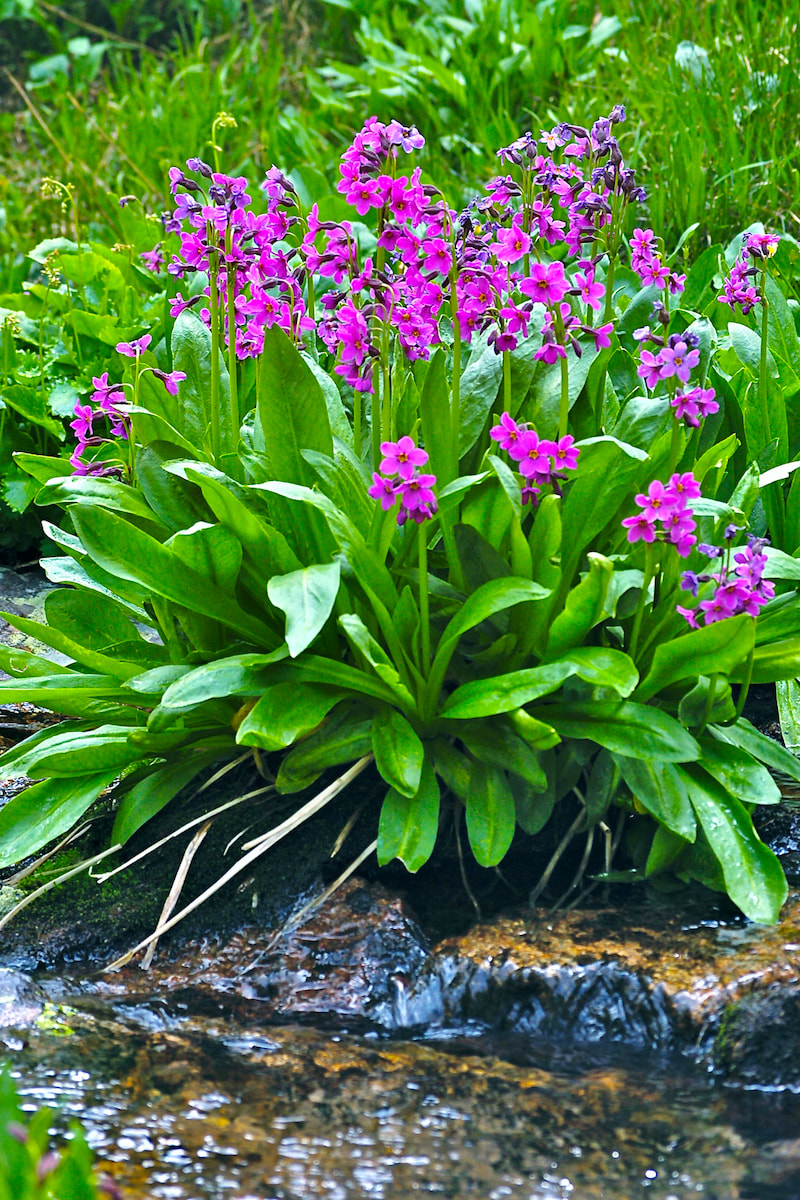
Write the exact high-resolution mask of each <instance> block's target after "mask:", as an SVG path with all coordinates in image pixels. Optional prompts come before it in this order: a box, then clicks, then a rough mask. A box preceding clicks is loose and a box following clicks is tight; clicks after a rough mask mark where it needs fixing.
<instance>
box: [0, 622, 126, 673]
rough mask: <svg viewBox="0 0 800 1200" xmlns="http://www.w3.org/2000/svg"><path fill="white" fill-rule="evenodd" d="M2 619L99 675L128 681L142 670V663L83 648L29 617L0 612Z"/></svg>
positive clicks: (62, 634) (58, 631)
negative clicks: (112, 676)
mask: <svg viewBox="0 0 800 1200" xmlns="http://www.w3.org/2000/svg"><path fill="white" fill-rule="evenodd" d="M0 617H3V618H4V619H5V620H6V621H8V623H9V625H13V627H14V628H15V629H19V630H20V632H21V633H27V634H29V635H30V637H33V638H37V639H38V640H39V641H40V642H44V644H45V646H52V647H53V649H54V650H59V651H60V652H61V653H62V654H68V655H69V656H70V658H73V659H75V660H76V662H79V663H81V664H82V665H83V666H85V667H89V668H90V669H91V670H94V671H97V672H98V673H99V674H105V675H114V676H116V677H117V679H127V678H128V677H129V676H130V675H136V674H138V673H139V671H140V670H141V664H140V663H134V662H126V661H125V660H124V659H117V658H114V657H112V656H111V655H107V654H101V653H100V652H99V651H98V650H92V649H90V648H89V647H87V646H81V645H79V644H78V643H77V642H76V641H74V640H73V639H72V638H71V637H69V636H68V635H67V634H66V633H62V632H61V631H60V630H59V629H53V628H51V626H50V625H43V624H42V623H41V622H40V621H30V620H28V618H27V617H18V616H16V615H15V614H14V613H4V612H0Z"/></svg>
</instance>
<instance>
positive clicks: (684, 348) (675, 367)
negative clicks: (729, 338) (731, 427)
mask: <svg viewBox="0 0 800 1200" xmlns="http://www.w3.org/2000/svg"><path fill="white" fill-rule="evenodd" d="M633 336H634V337H635V339H636V340H637V341H638V342H639V343H640V344H641V346H642V349H641V350H640V353H639V366H638V369H637V374H638V375H639V376H640V378H642V379H643V380H644V382H645V385H646V387H648V388H649V389H650V390H651V391H653V389H654V388H656V387H657V386H658V384H659V383H662V382H663V381H665V380H668V381H670V382H669V386H670V390H671V394H670V404H671V405H672V408H673V409H674V410H675V417H676V419H677V420H678V421H685V422H686V424H687V425H691V426H692V427H693V428H695V429H696V428H697V427H698V426H699V424H700V422H701V420H704V419H705V418H706V417H708V416H710V415H711V414H712V413H715V412H718V411H719V404H718V403H717V401H716V399H715V396H716V392H715V391H714V389H713V388H710V387H709V388H705V387H702V385H699V384H697V385H695V386H694V387H689V388H687V387H686V386H685V385H686V384H688V383H689V377H690V375H691V373H692V371H693V370H694V368H695V367H697V366H698V364H699V362H700V350H699V348H698V347H699V338H698V337H697V335H696V334H694V333H692V332H691V330H686V331H685V332H684V333H672V334H670V335H669V337H668V338H664V337H662V336H661V335H659V334H657V333H654V332H653V330H652V329H651V328H650V326H649V325H645V326H643V327H642V328H641V329H637V330H636V331H635V333H634V335H633ZM646 342H649V343H650V344H651V345H653V346H655V347H656V349H655V352H654V351H653V350H648V349H647V348H646V346H645V343H646Z"/></svg>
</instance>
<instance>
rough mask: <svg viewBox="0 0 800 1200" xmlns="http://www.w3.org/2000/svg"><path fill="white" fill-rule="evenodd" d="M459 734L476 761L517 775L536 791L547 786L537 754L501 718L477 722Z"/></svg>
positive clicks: (542, 789)
mask: <svg viewBox="0 0 800 1200" xmlns="http://www.w3.org/2000/svg"><path fill="white" fill-rule="evenodd" d="M459 736H460V738H461V741H462V742H463V743H464V745H465V746H466V748H467V749H468V750H469V752H470V754H472V755H473V756H474V757H475V758H477V759H478V761H479V762H482V763H486V764H487V765H488V766H491V767H497V768H498V769H500V770H506V771H511V772H513V773H514V774H515V775H519V777H520V778H521V779H524V780H525V781H526V783H528V784H529V785H530V786H531V787H532V788H533V789H534V790H535V791H537V792H543V791H544V790H545V788H546V787H547V776H546V775H545V773H544V769H543V767H542V764H541V761H540V759H539V756H538V754H537V753H536V752H535V751H534V750H533V749H532V747H531V746H530V743H529V742H527V741H526V740H525V739H524V738H522V737H520V736H518V734H517V733H516V732H515V731H514V730H513V728H511V727H510V726H509V725H507V724H504V723H503V722H502V721H492V722H491V723H488V724H485V723H483V722H480V723H476V724H475V725H467V726H465V727H464V728H463V729H460V730H459Z"/></svg>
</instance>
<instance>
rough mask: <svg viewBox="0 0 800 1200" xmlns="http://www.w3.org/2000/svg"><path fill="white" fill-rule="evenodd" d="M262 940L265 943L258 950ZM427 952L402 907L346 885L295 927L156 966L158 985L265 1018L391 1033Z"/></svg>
mask: <svg viewBox="0 0 800 1200" xmlns="http://www.w3.org/2000/svg"><path fill="white" fill-rule="evenodd" d="M265 943H266V944H265ZM428 955H429V946H428V943H427V940H426V938H425V935H424V934H423V932H422V930H421V929H420V927H419V925H418V924H417V921H416V919H415V917H414V916H413V914H412V913H411V912H410V910H409V908H408V906H407V905H406V903H405V902H404V901H403V900H402V899H401V898H400V897H398V896H396V895H393V894H392V893H390V892H388V891H387V890H386V889H384V888H382V887H380V886H379V885H377V884H362V883H361V882H359V881H358V880H350V881H348V882H347V883H345V884H344V885H343V886H342V887H341V888H339V890H338V891H337V892H336V893H335V894H334V895H333V897H332V898H331V899H330V900H328V901H327V902H326V903H325V904H324V905H322V906H320V907H319V908H318V909H317V910H316V911H314V912H313V913H312V914H311V915H309V916H308V917H307V918H306V919H305V920H303V921H302V923H301V924H300V925H299V926H297V927H292V925H291V922H290V923H289V927H288V928H287V930H286V931H285V932H279V933H278V934H277V935H275V936H273V937H269V936H265V935H264V933H263V932H261V931H258V930H256V929H254V928H252V927H251V928H249V929H245V930H243V931H241V932H240V933H239V934H237V935H235V936H234V937H233V938H231V939H228V940H226V942H225V943H224V945H218V946H208V945H206V946H204V947H202V949H201V950H200V951H199V952H195V953H190V955H189V956H188V957H187V954H186V952H184V953H182V954H181V955H180V956H179V958H178V959H177V961H176V962H173V963H167V964H165V965H164V966H163V967H157V969H156V976H155V978H156V979H157V980H158V985H159V987H160V988H162V989H165V990H168V991H169V992H171V993H173V994H174V992H175V991H176V990H177V989H180V988H181V987H185V986H187V985H188V984H191V986H192V987H193V988H197V987H207V988H210V989H212V990H213V991H222V992H226V993H228V994H231V993H233V994H235V995H236V996H239V997H242V998H243V999H244V1000H246V1001H255V1002H257V1003H256V1005H255V1006H254V1008H253V1010H252V1011H253V1014H254V1015H257V1016H258V1017H259V1019H260V1020H262V1021H264V1020H266V1021H284V1020H290V1019H291V1020H298V1019H300V1020H311V1019H313V1020H314V1022H315V1023H316V1024H318V1025H319V1024H327V1025H331V1024H334V1025H336V1026H339V1027H341V1026H346V1027H348V1028H356V1027H362V1026H364V1025H369V1026H378V1027H381V1028H386V1029H392V1030H396V1029H398V1028H403V1027H404V1026H405V1025H406V1024H407V1023H408V1022H407V1017H406V1013H405V1002H406V996H407V995H408V993H409V992H410V990H411V988H412V986H413V979H414V978H415V976H416V975H417V974H418V973H419V971H420V969H421V968H422V966H423V964H424V963H425V961H426V959H427V957H428Z"/></svg>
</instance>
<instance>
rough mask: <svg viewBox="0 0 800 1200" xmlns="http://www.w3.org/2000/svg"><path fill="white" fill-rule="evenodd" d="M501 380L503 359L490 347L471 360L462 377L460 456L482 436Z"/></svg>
mask: <svg viewBox="0 0 800 1200" xmlns="http://www.w3.org/2000/svg"><path fill="white" fill-rule="evenodd" d="M502 378H503V357H502V355H501V354H495V352H494V348H493V347H492V346H487V347H486V348H485V349H484V350H483V351H482V352H481V353H479V354H474V355H473V356H472V358H470V361H469V364H468V366H467V369H466V370H465V371H464V374H463V375H462V376H461V410H460V418H461V419H460V437H459V455H460V456H461V457H463V455H465V454H466V453H467V451H468V450H471V449H472V447H473V446H474V445H475V443H476V441H477V440H478V438H479V437H480V435H481V432H482V431H483V428H484V426H485V424H486V419H487V417H488V416H489V413H490V412H491V411H492V406H493V404H494V402H495V400H496V399H497V392H498V389H499V387H500V381H501V380H502Z"/></svg>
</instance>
